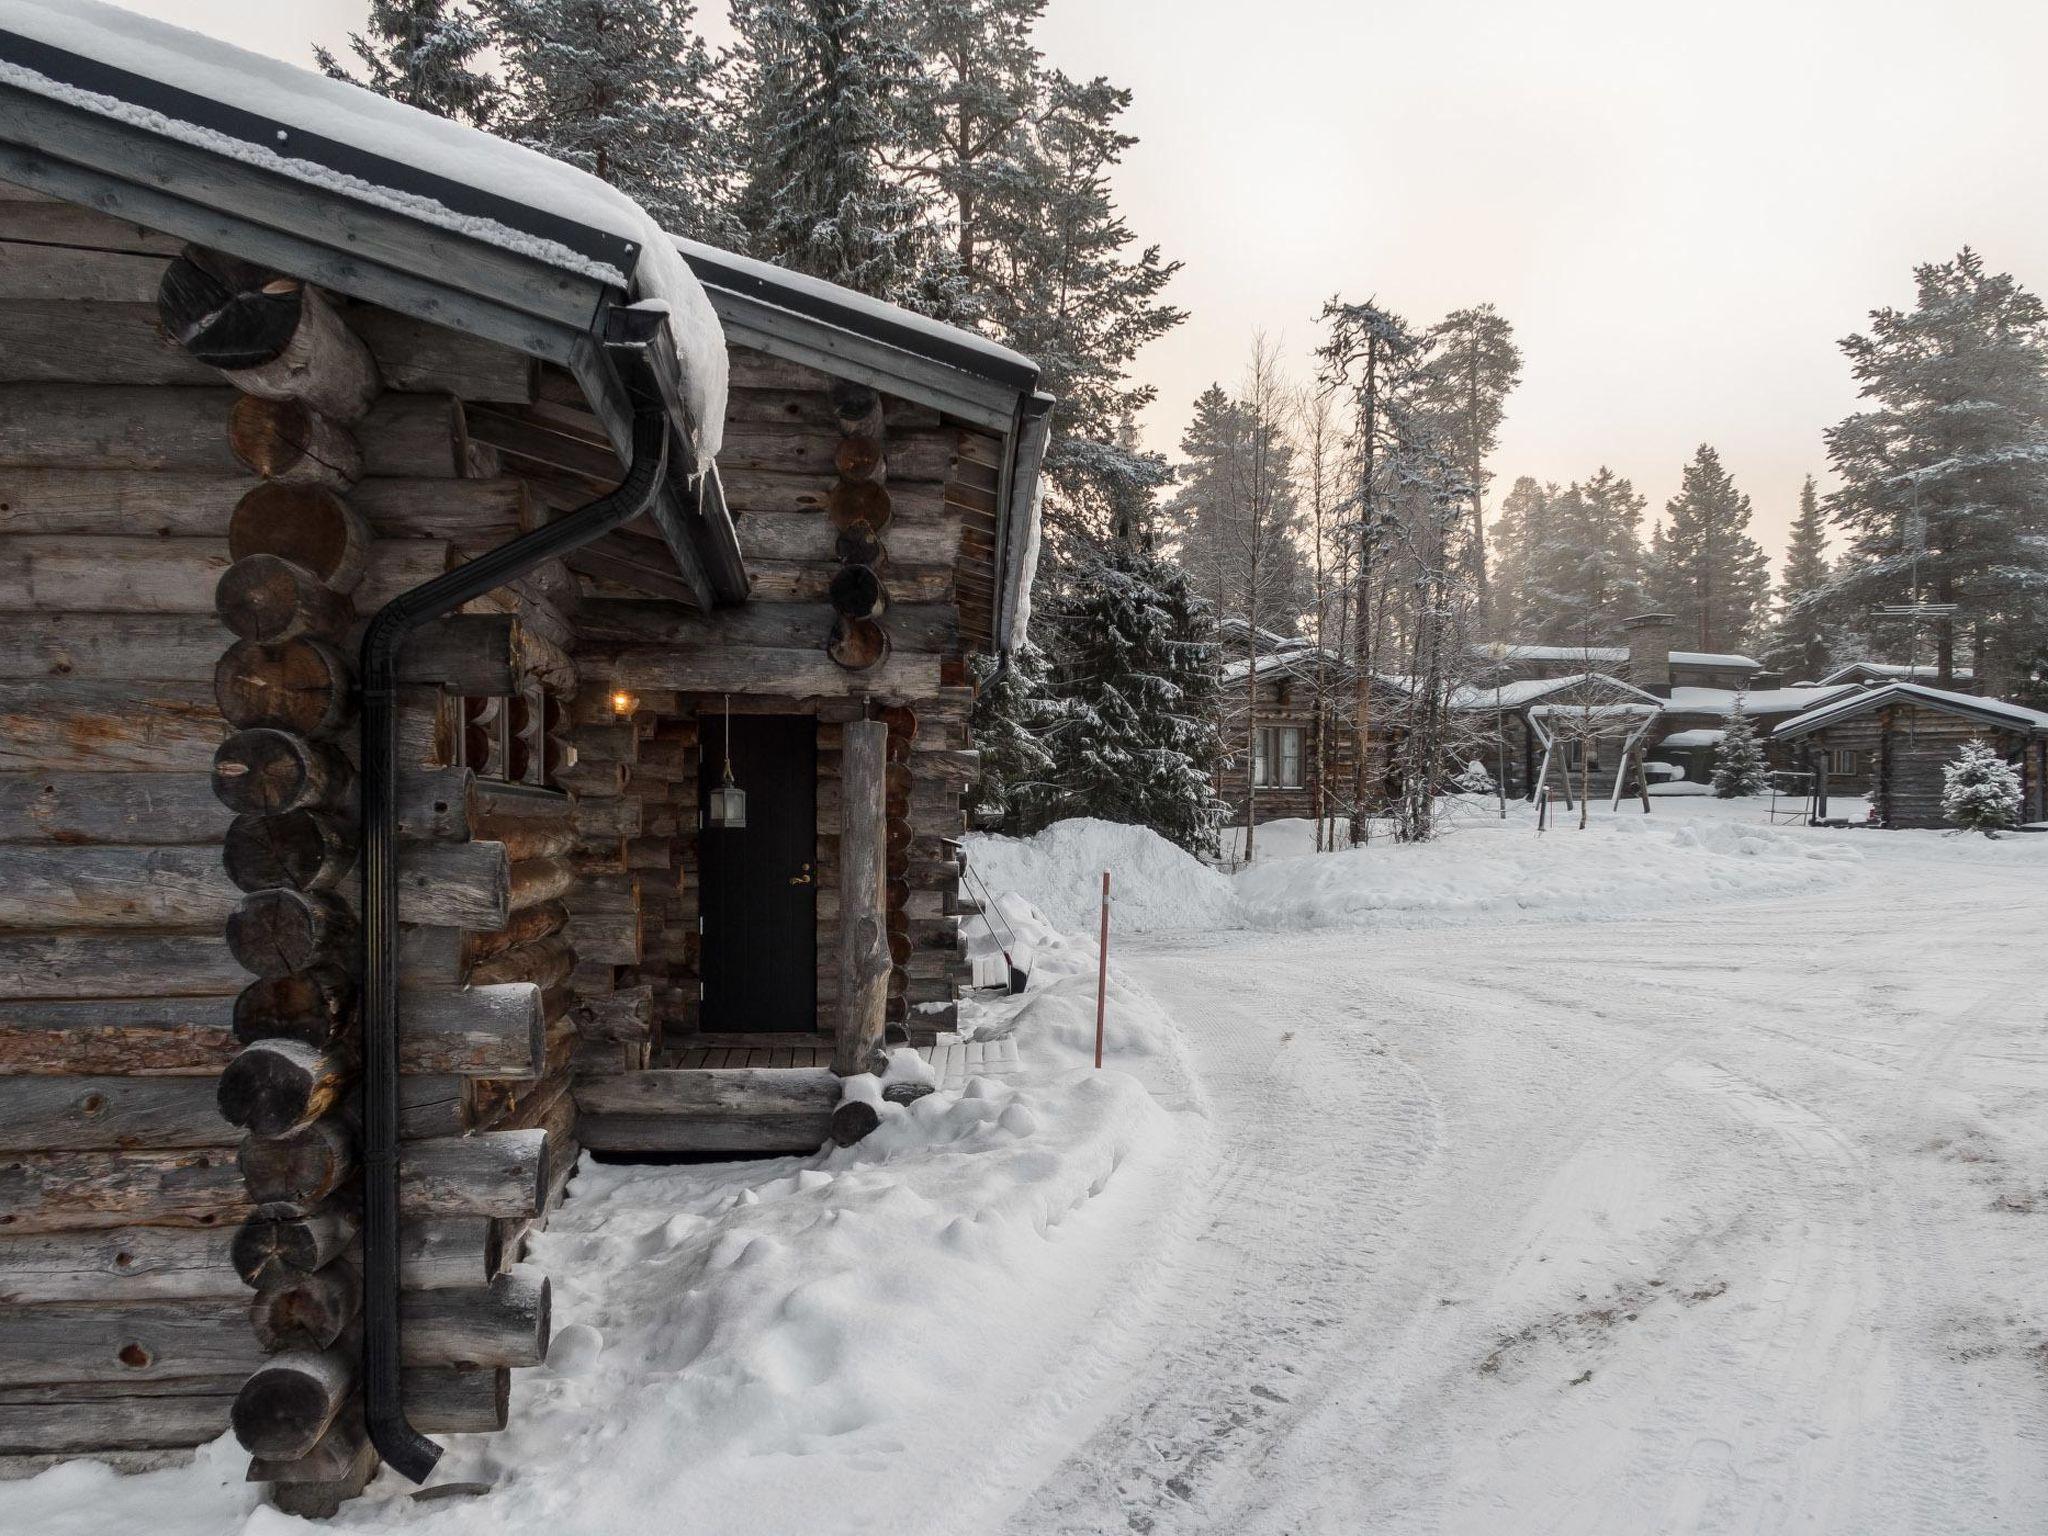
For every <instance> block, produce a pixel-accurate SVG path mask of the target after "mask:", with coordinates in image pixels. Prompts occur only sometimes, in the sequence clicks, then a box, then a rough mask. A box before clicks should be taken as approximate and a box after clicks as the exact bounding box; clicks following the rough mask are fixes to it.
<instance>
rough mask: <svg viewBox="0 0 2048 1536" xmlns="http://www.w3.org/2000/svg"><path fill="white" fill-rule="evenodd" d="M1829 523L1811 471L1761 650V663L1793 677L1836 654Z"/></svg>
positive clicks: (1819, 672) (1806, 674) (1822, 666)
mask: <svg viewBox="0 0 2048 1536" xmlns="http://www.w3.org/2000/svg"><path fill="white" fill-rule="evenodd" d="M1827 539H1828V533H1827V523H1826V521H1825V514H1824V513H1823V512H1822V510H1821V505H1820V494H1819V492H1818V490H1817V489H1816V488H1815V486H1814V483H1813V476H1811V475H1808V476H1807V477H1806V483H1805V484H1804V485H1802V486H1801V487H1800V488H1799V515H1798V516H1797V517H1796V518H1794V519H1793V520H1792V537H1791V541H1790V542H1789V543H1788V544H1787V546H1786V549H1785V573H1784V575H1783V577H1782V578H1781V579H1780V580H1779V583H1778V622H1777V623H1776V624H1775V625H1774V626H1773V627H1772V629H1771V633H1770V638H1769V639H1768V640H1767V641H1766V642H1765V644H1764V649H1763V663H1764V665H1765V666H1767V667H1769V668H1770V669H1771V670H1772V671H1773V672H1782V673H1784V674H1785V676H1786V677H1787V678H1788V679H1791V680H1792V681H1795V682H1797V681H1801V680H1813V679H1817V678H1820V677H1823V676H1825V675H1826V673H1827V671H1828V668H1829V666H1830V664H1831V663H1832V662H1833V660H1834V659H1835V658H1834V657H1833V655H1832V653H1831V648H1830V626H1829V624H1828V621H1827V616H1826V612H1825V608H1826V604H1825V599H1824V594H1825V593H1826V592H1827V589H1828V584H1829V573H1828V558H1827Z"/></svg>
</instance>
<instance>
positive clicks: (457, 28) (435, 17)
mask: <svg viewBox="0 0 2048 1536" xmlns="http://www.w3.org/2000/svg"><path fill="white" fill-rule="evenodd" d="M490 41H491V39H490V33H489V31H488V30H487V29H486V28H485V26H484V23H483V20H482V18H481V17H479V16H478V15H477V14H476V12H475V11H474V10H473V9H471V8H470V7H469V6H467V5H454V4H450V3H449V0H371V3H370V15H369V22H368V24H367V25H366V26H365V27H364V29H363V30H362V31H361V32H351V33H350V34H349V36H348V46H349V51H350V52H351V53H353V54H354V55H355V56H356V60H357V66H356V67H357V68H358V69H360V71H361V73H360V74H355V73H351V72H350V70H349V69H348V68H347V67H345V66H344V65H343V64H342V63H341V62H340V60H338V59H336V58H335V56H334V55H333V54H332V53H330V52H329V51H328V50H327V49H325V48H319V47H316V48H315V49H314V50H313V57H314V58H315V59H316V60H317V61H318V63H319V65H320V67H321V68H322V69H323V70H325V71H326V72H327V73H328V74H329V75H330V76H332V77H333V78H334V79H336V80H346V81H348V82H349V83H350V84H351V85H360V86H363V87H364V88H366V89H368V90H372V91H375V92H376V93H377V94H378V95H379V96H389V97H390V98H391V99H392V100H393V101H402V102H404V103H405V104H406V105H407V106H409V107H418V108H420V109H421V110H422V111H426V112H432V113H434V114H436V115H437V116H440V117H452V118H454V119H456V120H457V121H459V122H465V123H472V124H477V125H482V126H488V125H489V122H490V118H491V114H492V112H493V110H494V109H495V108H496V106H497V104H498V99H499V93H500V88H499V85H498V82H497V81H496V80H494V79H492V78H491V76H490V75H489V74H488V73H487V72H485V71H483V70H481V69H478V68H476V67H474V66H475V61H476V58H477V55H478V54H480V53H483V52H484V51H485V50H486V49H487V48H488V47H489V46H490Z"/></svg>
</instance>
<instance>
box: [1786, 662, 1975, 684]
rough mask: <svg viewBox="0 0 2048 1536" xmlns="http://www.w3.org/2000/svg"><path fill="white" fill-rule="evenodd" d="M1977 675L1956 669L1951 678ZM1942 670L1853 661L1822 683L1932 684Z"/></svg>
mask: <svg viewBox="0 0 2048 1536" xmlns="http://www.w3.org/2000/svg"><path fill="white" fill-rule="evenodd" d="M1975 675H1976V674H1975V673H1973V672H1972V671H1971V670H1970V669H1969V668H1968V667H1955V668H1953V669H1951V671H1950V672H1949V676H1950V677H1952V678H1956V679H1959V680H1961V681H1963V682H1969V681H1970V680H1971V679H1972V678H1973V677H1974V676H1975ZM1940 677H1941V669H1940V668H1939V667H1935V666H1925V665H1923V666H1914V667H1909V666H1904V665H1902V664H1900V663H1898V662H1890V661H1852V662H1850V663H1849V664H1848V665H1847V666H1842V667H1837V668H1835V670H1834V671H1832V672H1830V673H1829V674H1828V675H1827V676H1826V677H1824V678H1822V679H1821V682H1822V683H1824V684H1825V683H1886V682H1895V681H1901V680H1903V681H1908V682H1915V683H1932V682H1937V681H1939V680H1940Z"/></svg>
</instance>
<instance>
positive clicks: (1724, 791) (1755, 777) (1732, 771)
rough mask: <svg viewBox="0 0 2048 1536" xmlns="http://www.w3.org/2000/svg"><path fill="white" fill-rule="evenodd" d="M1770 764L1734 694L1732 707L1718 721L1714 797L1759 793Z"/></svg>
mask: <svg viewBox="0 0 2048 1536" xmlns="http://www.w3.org/2000/svg"><path fill="white" fill-rule="evenodd" d="M1770 766H1771V765H1770V763H1769V761H1768V760H1767V759H1766V758H1765V756H1764V744H1763V743H1762V742H1761V741H1759V740H1758V739H1757V734H1756V727H1755V726H1754V725H1752V724H1751V723H1750V719H1749V714H1748V711H1747V710H1746V709H1745V708H1744V707H1743V701H1742V695H1741V694H1739V693H1738V694H1737V695H1735V708H1734V709H1732V710H1730V711H1729V713H1728V716H1727V718H1726V719H1725V720H1723V721H1722V726H1721V744H1720V745H1719V746H1718V747H1716V748H1715V749H1714V781H1713V782H1714V794H1715V796H1716V797H1717V798H1718V799H1722V800H1733V799H1734V798H1735V797H1736V796H1737V795H1754V794H1759V793H1761V792H1762V790H1763V787H1764V775H1765V774H1766V773H1768V772H1769V771H1770Z"/></svg>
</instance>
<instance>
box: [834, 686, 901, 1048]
mask: <svg viewBox="0 0 2048 1536" xmlns="http://www.w3.org/2000/svg"><path fill="white" fill-rule="evenodd" d="M888 736H889V728H888V726H887V725H885V724H884V723H882V722H881V721H876V720H857V721H853V722H851V723H849V724H848V725H847V726H846V727H845V728H844V730H843V733H842V738H841V748H840V750H841V758H840V778H841V794H842V796H843V811H842V818H843V819H842V823H841V825H842V831H841V834H840V844H839V998H840V1002H839V1009H840V1018H839V1026H838V1029H837V1032H836V1034H835V1037H834V1043H833V1051H832V1067H833V1070H834V1071H835V1072H837V1073H838V1074H839V1075H840V1076H842V1077H845V1076H851V1075H853V1074H855V1073H860V1072H871V1071H874V1070H876V1066H877V1058H878V1057H879V1056H880V1054H881V1042H882V1034H883V1028H884V1023H885V1021H884V1017H883V1014H884V1006H883V1005H884V1003H885V1002H886V993H885V990H884V989H885V985H886V978H887V975H888V970H889V952H888V934H887V925H886V922H885V919H884V913H885V911H886V907H887V894H886V890H885V880H886V869H885V860H884V855H883V830H884V820H883V818H884V810H883V801H884V781H885V775H886V768H887V763H886V755H887V748H888Z"/></svg>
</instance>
